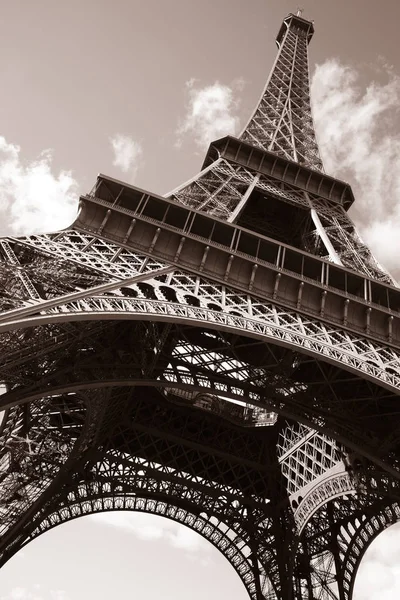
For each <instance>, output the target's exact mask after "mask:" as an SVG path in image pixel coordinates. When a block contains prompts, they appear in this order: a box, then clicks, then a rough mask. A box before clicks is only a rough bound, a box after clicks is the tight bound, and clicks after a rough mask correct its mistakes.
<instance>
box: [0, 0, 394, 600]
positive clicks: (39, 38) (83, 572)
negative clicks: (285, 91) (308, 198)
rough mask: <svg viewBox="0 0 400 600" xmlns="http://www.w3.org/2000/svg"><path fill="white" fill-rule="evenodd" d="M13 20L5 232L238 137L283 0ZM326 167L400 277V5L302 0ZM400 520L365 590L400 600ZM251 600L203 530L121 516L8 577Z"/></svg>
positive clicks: (108, 7)
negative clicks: (111, 182) (100, 185)
mask: <svg viewBox="0 0 400 600" xmlns="http://www.w3.org/2000/svg"><path fill="white" fill-rule="evenodd" d="M0 4H1V16H0V75H1V83H2V86H1V88H2V90H1V94H0V234H1V235H23V234H27V233H33V232H34V231H42V232H44V231H52V230H56V229H58V228H61V227H66V226H67V225H68V224H69V223H70V222H72V220H73V218H74V215H75V213H76V209H77V204H78V197H79V194H80V193H85V192H88V191H89V190H90V189H91V187H92V186H93V184H94V182H95V179H96V175H97V173H98V172H103V173H105V174H107V175H110V176H112V177H115V178H118V179H122V180H124V181H126V182H128V183H133V184H135V185H137V186H139V187H142V188H145V189H148V190H149V191H153V192H156V193H159V194H165V193H167V192H168V191H169V190H171V189H173V188H174V187H176V186H178V185H179V184H181V183H182V182H183V181H185V180H186V179H188V178H190V177H192V176H194V175H195V174H196V172H197V171H198V170H199V168H200V166H201V164H202V161H203V156H204V153H205V151H206V148H207V145H208V143H209V142H210V141H211V140H212V139H216V138H218V137H221V136H223V135H226V134H228V133H232V134H234V133H238V132H239V131H240V129H241V127H243V125H245V123H246V121H247V118H248V117H249V116H250V114H251V112H252V110H253V108H254V105H255V103H256V102H257V101H258V99H259V96H260V93H261V91H262V88H263V86H264V84H265V81H266V78H267V75H268V72H269V70H270V68H271V66H272V63H273V60H274V58H275V55H276V47H275V35H276V33H277V31H278V29H279V26H280V24H281V21H282V19H283V18H284V17H285V16H286V15H287V14H288V12H290V11H296V9H297V4H293V3H292V2H289V1H287V0H202V1H201V2H198V1H195V0H146V1H143V0H113V1H111V0H107V1H106V0H79V1H78V0H69V2H64V1H62V0H35V1H32V0H13V1H12V2H6V0H3V2H2V3H1V2H0ZM301 6H302V7H303V8H304V9H305V12H304V17H305V18H309V19H314V21H315V29H316V33H315V35H314V38H313V40H312V42H311V45H310V73H311V77H312V99H313V111H314V116H315V122H316V130H317V136H318V140H319V143H320V147H321V153H322V156H323V159H324V163H325V167H326V171H327V172H328V173H329V174H331V175H335V176H337V177H339V178H341V179H344V180H346V181H348V182H349V183H351V185H352V186H353V190H354V193H355V196H356V202H355V205H354V207H353V208H352V212H351V215H352V218H353V219H354V220H355V222H356V225H357V227H358V229H359V231H360V232H361V233H362V236H363V238H364V239H365V241H366V242H367V243H368V244H369V245H370V246H371V248H372V249H373V251H374V253H375V254H376V256H377V257H378V259H379V260H380V261H381V262H382V263H383V264H384V265H385V266H387V268H389V269H390V271H391V272H392V273H393V274H394V275H395V276H396V277H397V278H398V279H400V267H399V265H398V256H399V254H400V235H399V231H400V112H399V110H400V109H399V107H400V53H399V30H398V23H399V22H400V3H399V2H398V0H380V2H372V0H370V1H369V0H351V1H349V0H330V1H328V0H303V2H302V4H301ZM398 589H400V530H399V529H398V528H397V529H396V527H393V528H391V529H390V530H388V532H386V534H382V536H380V537H379V538H378V539H377V541H376V543H375V544H373V545H372V546H371V549H370V551H369V553H368V554H367V556H366V558H365V560H364V562H363V564H362V567H361V569H360V573H359V577H358V580H357V585H356V593H355V596H354V597H355V600H367V599H368V600H378V598H379V600H395V599H397V598H398V591H397V590H398ZM160 596H161V597H163V598H164V599H169V598H171V599H172V598H173V599H174V600H183V599H185V600H186V599H187V598H188V597H190V598H191V599H193V600H197V598H198V599H199V600H200V599H203V598H204V597H206V598H209V599H210V600H212V599H214V598H215V599H217V598H218V599H220V598H221V597H229V598H230V599H231V600H244V599H245V598H246V597H247V596H246V592H245V589H244V587H243V586H242V584H241V582H240V580H239V578H238V576H237V575H236V574H235V573H234V571H233V569H232V567H230V565H229V564H227V562H226V561H225V559H224V558H223V557H222V556H221V555H220V554H219V553H218V551H217V550H215V549H214V548H213V547H211V546H210V544H209V543H208V542H205V541H203V540H202V538H200V537H199V536H198V535H197V534H194V533H192V532H190V531H189V530H186V529H183V528H182V527H179V526H178V525H175V524H174V523H171V522H165V521H163V520H161V519H160V518H156V517H148V516H143V515H131V514H127V513H119V514H115V515H106V516H96V517H88V518H84V519H78V520H77V521H74V522H72V523H68V524H66V525H63V526H60V527H58V528H56V529H55V530H53V531H51V532H49V533H47V534H45V535H43V536H42V537H40V538H39V539H37V540H35V541H34V542H33V543H31V544H30V545H28V546H27V547H26V548H25V549H24V550H23V551H22V552H21V553H20V554H18V555H17V556H16V557H15V558H13V559H12V560H11V561H10V562H9V563H7V565H6V566H5V567H4V568H3V569H2V570H1V571H0V600H88V599H91V598H96V599H100V600H102V599H104V600H105V599H106V598H107V600H109V599H110V598H131V597H132V598H134V597H140V598H141V599H142V600H147V599H148V600H150V599H153V598H156V597H160Z"/></svg>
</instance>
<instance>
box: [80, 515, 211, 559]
mask: <svg viewBox="0 0 400 600" xmlns="http://www.w3.org/2000/svg"><path fill="white" fill-rule="evenodd" d="M90 518H91V519H93V520H95V521H97V522H101V523H105V524H106V525H112V526H113V527H119V528H121V529H124V530H125V531H126V532H129V533H133V534H134V535H135V536H136V537H137V538H139V539H142V540H148V541H150V540H164V541H166V542H167V543H168V544H170V545H171V546H173V547H174V548H180V549H183V550H185V551H188V552H198V551H207V550H208V548H209V542H207V541H206V540H204V538H202V537H201V536H200V535H199V534H198V533H196V532H195V531H192V530H191V529H189V528H188V527H185V526H183V525H180V524H179V523H176V522H175V521H171V520H170V519H165V518H162V517H158V516H154V515H149V514H145V513H139V512H129V511H113V512H103V513H99V514H96V515H91V516H90Z"/></svg>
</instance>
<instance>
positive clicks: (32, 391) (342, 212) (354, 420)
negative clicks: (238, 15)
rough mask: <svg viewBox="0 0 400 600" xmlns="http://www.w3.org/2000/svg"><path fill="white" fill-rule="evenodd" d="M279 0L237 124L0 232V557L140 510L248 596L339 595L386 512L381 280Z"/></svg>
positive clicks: (349, 586)
mask: <svg viewBox="0 0 400 600" xmlns="http://www.w3.org/2000/svg"><path fill="white" fill-rule="evenodd" d="M312 34H313V24H312V23H311V22H309V21H307V20H305V19H303V18H302V17H301V16H300V15H293V14H290V15H289V16H288V17H287V18H286V19H285V20H284V21H283V24H282V27H281V29H280V31H279V34H278V37H277V43H278V48H279V51H278V56H277V59H276V62H275V64H274V67H273V69H272V73H271V75H270V78H269V80H268V83H267V86H266V88H265V90H264V92H263V95H262V98H261V100H260V102H259V105H258V106H257V108H256V110H255V112H254V114H253V116H252V117H251V119H250V121H249V123H248V125H247V126H246V128H245V129H244V132H243V133H242V135H241V136H240V137H239V138H234V137H229V136H228V137H225V138H223V139H220V140H217V141H216V142H214V143H212V144H211V146H210V148H209V150H208V152H207V156H206V158H205V162H204V166H203V170H202V171H201V172H200V174H199V175H198V176H196V177H195V178H193V180H191V181H189V182H188V183H186V184H185V185H183V186H181V187H180V188H178V189H177V190H175V191H174V192H173V193H172V194H171V196H170V197H168V198H165V197H164V198H163V197H159V196H156V195H154V194H151V193H147V192H143V191H142V190H139V189H137V188H135V187H132V186H129V185H126V184H124V183H122V182H119V181H116V180H113V179H111V178H109V177H106V176H103V175H100V176H99V177H98V180H97V183H96V185H95V187H94V189H93V190H92V192H91V193H90V194H88V195H85V196H83V197H82V198H81V207H80V211H79V214H78V217H77V219H76V221H75V223H74V224H73V226H72V227H71V228H68V229H66V230H63V231H60V232H57V233H53V234H49V235H32V236H28V237H23V238H18V239H16V238H4V239H2V240H1V243H0V250H1V263H0V269H1V270H0V273H1V277H0V289H1V297H0V302H1V314H0V330H1V356H2V361H1V381H2V382H3V387H2V394H1V396H0V402H1V406H0V408H1V410H2V411H3V412H2V422H1V428H0V437H1V450H0V534H1V538H0V560H1V564H4V563H5V562H6V561H7V560H8V559H9V558H10V557H11V556H13V555H14V554H15V553H16V552H17V551H18V550H19V549H20V548H21V547H23V546H24V545H25V544H27V543H28V542H29V541H31V540H33V539H34V538H36V537H37V536H38V535H40V534H41V533H43V532H44V531H47V530H48V529H49V528H51V527H54V526H56V525H58V524H59V523H63V522H65V521H68V520H69V519H73V518H75V517H79V516H81V515H86V514H90V513H93V512H97V511H104V510H126V509H132V510H139V511H145V512H149V513H154V514H158V515H164V516H165V517H168V518H171V519H174V520H176V521H178V522H179V523H182V524H184V525H186V526H188V527H191V528H192V529H194V530H196V531H198V532H199V533H200V534H201V535H203V536H204V537H205V538H207V539H208V540H209V541H210V542H211V543H212V544H214V545H215V546H216V547H217V548H218V549H219V550H220V551H221V552H222V553H223V554H224V555H225V556H226V558H227V559H228V560H229V561H230V562H231V564H232V565H233V567H234V568H235V570H236V571H237V573H238V574H239V576H240V577H241V579H242V581H243V583H244V585H245V586H246V588H247V590H248V593H249V596H250V597H251V598H253V599H254V600H261V599H264V598H265V599H268V600H273V599H284V600H292V599H300V598H302V599H306V598H307V599H309V600H312V599H313V600H317V599H324V600H325V599H330V600H350V598H351V597H352V591H353V586H354V580H355V576H356V572H357V568H358V565H359V563H360V560H361V559H362V556H363V554H364V552H365V550H366V548H367V547H368V545H369V544H370V542H371V541H372V540H373V539H374V537H375V536H376V535H378V534H379V533H380V532H381V531H382V530H383V529H384V528H385V527H387V526H388V525H390V524H392V523H394V522H396V521H397V520H398V518H399V515H400V508H399V499H400V498H399V497H400V484H399V460H398V457H399V455H400V454H399V450H400V415H399V408H398V390H399V388H400V312H399V310H400V292H399V290H398V289H397V287H396V286H395V285H394V282H393V281H392V280H391V278H390V276H389V274H388V273H387V272H386V271H384V270H383V269H382V268H381V267H380V266H379V264H378V263H377V262H376V261H375V259H374V258H373V256H372V255H371V253H370V251H369V250H368V248H367V247H366V246H365V245H364V244H363V243H362V241H361V240H360V238H359V236H358V235H357V232H356V230H355V228H354V225H353V223H352V222H351V220H350V219H349V217H348V214H347V211H348V209H349V207H350V206H351V204H352V202H353V200H354V198H353V194H352V191H351V188H350V187H349V186H348V185H347V184H346V183H344V182H342V181H339V180H337V179H335V178H332V177H330V176H328V175H326V174H325V173H324V170H323V166H322V161H321V158H320V156H319V152H318V147H317V143H316V139H315V135H314V127H313V123H312V118H311V111H310V98H309V81H308V57H307V51H308V43H309V41H310V39H311V37H312Z"/></svg>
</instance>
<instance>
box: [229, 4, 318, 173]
mask: <svg viewBox="0 0 400 600" xmlns="http://www.w3.org/2000/svg"><path fill="white" fill-rule="evenodd" d="M302 13H303V9H302V8H298V9H297V14H295V13H289V14H288V16H287V17H286V18H285V19H284V20H283V23H282V25H281V28H280V30H279V32H278V35H277V38H276V42H277V46H278V56H277V59H276V61H275V64H274V66H273V68H272V71H271V73H270V76H269V78H268V80H267V85H266V87H265V88H264V91H263V93H262V96H261V98H260V101H259V103H258V105H257V107H256V110H255V111H254V113H253V115H252V117H251V118H250V120H249V122H248V123H247V125H246V126H245V128H244V130H243V132H242V133H241V135H240V138H241V139H242V140H244V141H246V142H248V143H250V144H253V145H254V146H258V147H260V148H263V149H264V150H268V151H269V152H274V153H276V154H277V155H279V156H283V157H284V158H287V159H289V160H293V161H296V162H298V163H300V164H302V165H305V166H308V167H312V168H314V169H315V170H317V171H323V166H322V161H321V158H320V156H319V150H318V145H317V141H316V138H315V132H314V125H313V121H312V116H311V106H310V92H309V88H310V84H309V75H308V44H309V42H310V40H311V38H312V36H313V33H314V25H313V23H312V21H308V20H307V19H304V18H303V17H302V16H301V15H302Z"/></svg>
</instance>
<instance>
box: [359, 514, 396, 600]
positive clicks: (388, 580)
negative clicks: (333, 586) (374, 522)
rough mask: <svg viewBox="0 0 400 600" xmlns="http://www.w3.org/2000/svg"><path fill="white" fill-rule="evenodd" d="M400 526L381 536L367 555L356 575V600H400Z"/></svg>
mask: <svg viewBox="0 0 400 600" xmlns="http://www.w3.org/2000/svg"><path fill="white" fill-rule="evenodd" d="M399 556H400V524H396V525H393V526H392V527H390V528H389V529H387V530H386V531H384V532H383V533H381V534H380V535H379V536H378V537H377V538H376V540H374V541H373V542H372V544H371V546H370V547H369V548H368V550H367V552H366V553H365V557H364V559H363V560H362V562H361V565H360V568H359V570H358V573H357V577H356V583H355V586H354V600H398V598H399V581H400V564H399Z"/></svg>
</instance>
